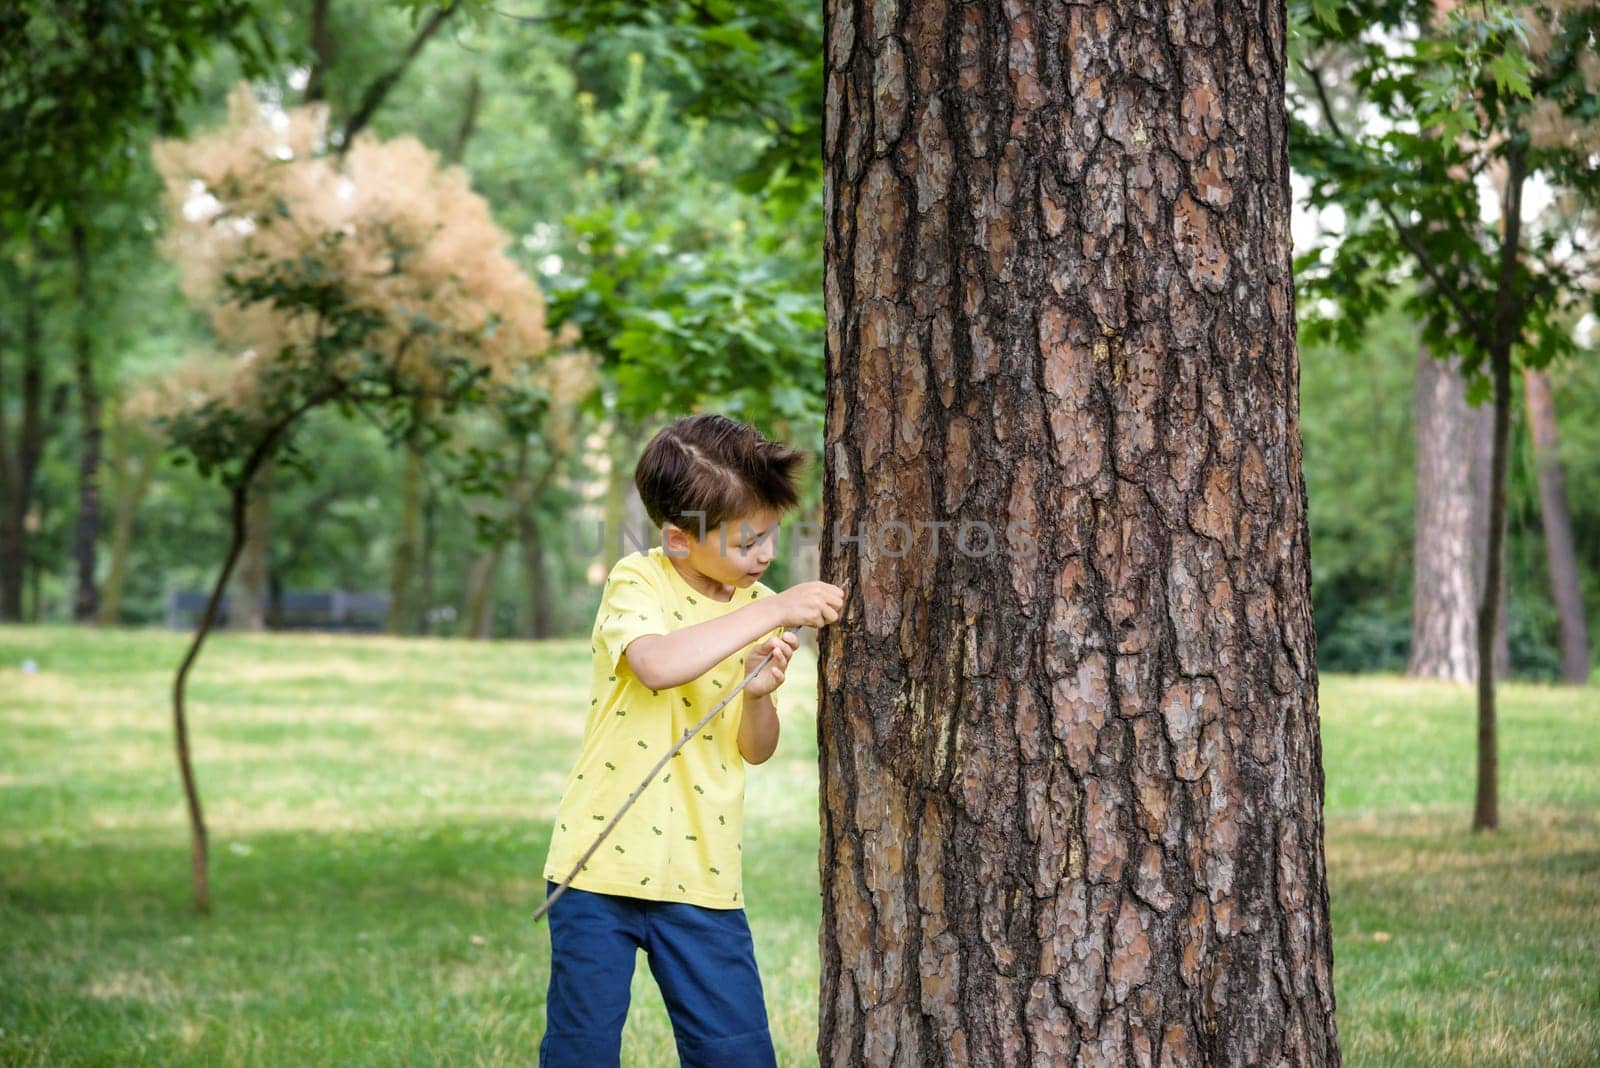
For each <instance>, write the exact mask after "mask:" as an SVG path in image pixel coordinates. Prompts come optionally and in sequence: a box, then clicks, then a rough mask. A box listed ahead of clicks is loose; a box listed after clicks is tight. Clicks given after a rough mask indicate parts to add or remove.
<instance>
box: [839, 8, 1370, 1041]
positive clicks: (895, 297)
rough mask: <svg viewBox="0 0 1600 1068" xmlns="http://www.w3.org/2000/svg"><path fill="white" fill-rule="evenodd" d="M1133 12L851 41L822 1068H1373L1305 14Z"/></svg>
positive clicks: (884, 17) (842, 105) (945, 18)
mask: <svg viewBox="0 0 1600 1068" xmlns="http://www.w3.org/2000/svg"><path fill="white" fill-rule="evenodd" d="M1133 12H1134V9H1133V8H1131V7H1125V6H1112V5H1102V6H1099V7H1089V6H1073V7H1068V6H1064V5H1053V4H1052V5H1039V6H1037V7H1035V6H1033V5H1030V4H1026V3H1021V2H1016V3H1008V4H1006V5H1005V6H1004V14H1002V8H1001V5H998V4H997V5H978V4H966V5H956V4H953V3H948V2H945V0H927V2H923V3H917V4H914V5H901V6H898V7H897V5H895V4H894V3H892V2H890V3H884V4H854V3H846V2H844V0H827V3H826V5H825V21H826V40H827V43H826V53H827V55H826V62H827V72H828V73H827V96H826V121H825V131H824V145H823V149H824V155H825V160H826V165H825V184H824V197H825V208H824V211H825V218H826V220H827V240H826V256H825V262H826V267H827V271H826V282H825V293H826V300H827V308H828V331H827V357H828V382H829V391H828V403H827V430H826V445H825V457H826V460H827V464H828V470H827V473H826V477H825V479H824V487H825V488H824V516H825V528H826V530H827V537H826V538H825V540H824V543H823V554H822V573H823V574H824V576H826V577H828V578H830V579H831V580H832V581H834V582H838V583H841V584H843V585H844V586H845V587H846V590H847V595H846V596H847V599H846V608H845V613H844V616H843V619H842V620H841V622H840V624H839V625H838V626H835V627H829V628H826V629H825V630H824V632H823V634H822V640H821V649H822V661H821V668H822V670H821V689H822V700H821V705H820V715H819V722H818V740H819V746H820V761H821V792H822V822H823V828H822V844H821V868H822V880H823V921H822V932H821V939H820V941H821V949H822V960H823V969H822V991H821V1029H820V1034H819V1039H818V1053H819V1055H820V1059H821V1062H822V1064H824V1065H873V1066H891V1065H908V1066H922V1065H932V1064H951V1065H964V1064H975V1065H1018V1066H1023V1065H1045V1064H1050V1065H1057V1064H1073V1063H1111V1064H1120V1063H1130V1064H1132V1063H1139V1064H1155V1063H1160V1064H1171V1065H1188V1064H1196V1065H1198V1064H1213V1063H1220V1064H1244V1063H1265V1064H1275V1063H1291V1064H1297V1065H1303V1064H1337V1063H1338V1062H1339V1051H1338V1045H1337V1039H1336V1034H1335V1027H1334V1015H1333V1009H1334V1006H1333V983H1332V940H1331V931H1330V929H1329V923H1328V897H1327V882H1326V875H1325V871H1324V863H1323V827H1322V764H1321V748H1320V742H1319V737H1318V710H1317V704H1318V701H1317V668H1316V648H1315V632H1314V630H1313V626H1312V615H1311V601H1310V596H1311V590H1310V561H1309V544H1308V535H1307V526H1306V508H1305V489H1304V480H1303V477H1302V474H1301V458H1300V450H1301V444H1300V432H1299V423H1298V418H1299V401H1298V391H1299V365H1298V360H1297V356H1296V352H1295V323H1294V292H1293V286H1292V279H1291V276H1290V240H1289V206H1290V199H1289V198H1290V192H1289V167H1288V154H1287V141H1286V119H1285V114H1284V96H1283V74H1284V36H1285V12H1284V7H1283V5H1282V3H1269V4H1265V5H1233V4H1223V5H1219V6H1217V7H1216V8H1210V7H1204V6H1201V5H1174V6H1173V7H1171V8H1170V9H1167V10H1165V11H1162V12H1160V13H1158V14H1156V15H1155V16H1154V17H1153V18H1152V17H1148V16H1146V17H1136V16H1135V15H1134V14H1133ZM896 523H904V524H907V525H908V527H912V528H914V529H912V530H909V531H908V530H906V529H905V528H897V527H896V526H894V524H896ZM930 524H948V525H946V526H942V527H935V526H930ZM908 533H910V534H914V537H907V536H906V535H907V534H908ZM986 535H987V536H986ZM853 536H859V537H860V539H861V540H859V541H850V540H846V539H848V538H851V537H853ZM908 543H909V544H908ZM991 544H993V545H994V546H995V549H994V551H993V552H989V551H987V550H988V546H989V545H991ZM1030 547H1031V549H1032V551H1031V552H1030V551H1029V550H1030Z"/></svg>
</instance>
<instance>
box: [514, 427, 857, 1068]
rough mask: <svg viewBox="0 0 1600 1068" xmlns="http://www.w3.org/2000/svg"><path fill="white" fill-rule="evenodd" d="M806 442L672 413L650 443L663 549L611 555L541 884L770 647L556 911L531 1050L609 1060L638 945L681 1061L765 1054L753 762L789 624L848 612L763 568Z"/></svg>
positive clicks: (770, 718)
mask: <svg viewBox="0 0 1600 1068" xmlns="http://www.w3.org/2000/svg"><path fill="white" fill-rule="evenodd" d="M802 459H803V457H802V454H801V453H799V452H797V451H795V450H792V449H789V448H787V447H785V446H783V445H781V444H778V443H776V442H772V441H768V440H766V439H765V438H763V437H762V436H761V435H760V434H759V433H757V432H756V431H755V430H753V429H752V428H750V427H748V426H746V425H744V424H743V423H739V422H736V421H735V420H732V419H729V418H727V417H725V416H721V415H715V414H709V413H708V414H701V415H693V416H688V417H686V418H683V419H679V420H678V421H677V422H675V423H673V424H672V425H671V426H669V427H667V428H666V429H664V430H662V431H661V432H660V433H659V434H657V435H656V436H655V437H654V438H652V439H651V441H650V443H649V444H648V445H647V446H646V447H645V450H644V453H643V454H642V456H641V457H640V459H639V465H638V468H637V469H636V470H635V472H634V484H635V485H636V486H637V487H638V489H639V497H640V500H641V501H643V503H644V507H645V511H646V512H647V513H648V514H649V516H650V521H651V523H652V524H653V525H654V526H655V527H656V528H657V529H659V530H660V531H661V536H662V543H663V544H662V545H661V546H657V547H654V548H651V549H650V550H649V551H648V552H643V553H641V552H635V553H631V554H629V555H628V556H626V557H624V558H623V559H621V560H619V561H618V562H617V564H616V566H615V567H614V568H612V570H611V574H610V575H609V576H608V578H607V580H606V586H605V592H604V595H603V597H602V600H601V605H600V610H599V613H598V615H597V618H596V620H595V625H594V632H593V636H592V641H591V643H590V647H591V649H592V651H593V653H594V668H593V687H592V695H591V699H590V702H589V710H588V717H587V720H586V722H585V724H584V733H583V746H582V749H581V751H580V753H579V756H578V761H577V764H576V765H575V766H574V768H573V769H572V772H571V773H570V775H569V776H568V778H567V783H566V787H565V790H564V792H563V795H562V798H561V803H560V806H559V807H558V808H557V810H556V819H555V828H554V830H553V832H552V835H551V842H550V852H549V856H548V859H547V860H546V862H545V870H544V874H545V878H546V879H547V880H549V882H548V885H547V889H546V894H547V895H548V894H550V893H553V892H554V891H555V888H556V883H557V882H559V881H560V880H562V879H565V878H566V877H567V876H568V874H569V873H570V872H571V871H572V868H573V866H574V865H575V864H576V863H577V861H578V858H579V857H580V856H582V855H583V853H584V851H585V850H586V849H587V848H588V847H589V845H590V844H591V843H592V842H593V840H594V837H595V836H596V835H597V834H599V833H600V831H601V829H602V828H604V827H605V825H606V823H607V822H608V821H609V820H610V819H611V818H612V816H613V815H615V813H616V812H617V811H618V810H619V809H621V807H622V805H623V802H624V801H626V800H627V797H628V795H629V794H630V793H632V791H633V790H634V789H635V788H636V787H637V786H638V785H639V783H640V782H641V781H642V780H643V778H644V776H645V774H646V773H647V772H648V771H649V770H650V768H651V767H653V766H654V764H655V763H656V761H657V760H659V759H660V758H661V755H662V754H663V753H665V752H666V751H667V750H669V749H670V748H671V747H672V745H673V743H674V742H676V741H677V740H678V739H679V738H680V737H682V735H683V732H684V731H685V730H687V729H688V728H689V727H691V726H693V725H694V724H695V722H696V721H698V720H699V719H700V718H701V717H702V716H704V715H705V714H706V713H707V712H708V711H710V710H711V709H712V708H713V707H714V706H715V705H716V704H717V703H718V702H719V701H721V700H722V699H723V698H724V697H726V696H727V695H728V694H729V693H731V692H732V690H733V687H734V686H736V685H738V683H739V681H740V680H741V679H743V678H744V677H745V676H746V675H747V674H748V673H749V672H750V670H751V669H752V668H754V667H755V665H756V663H758V662H759V661H760V660H761V659H762V658H763V657H765V656H766V655H767V653H768V652H772V653H773V657H772V661H771V663H770V664H768V665H767V667H766V668H765V669H763V670H762V672H761V673H760V674H759V675H758V676H756V677H755V678H752V679H751V680H750V681H749V683H747V684H746V685H745V688H744V690H743V691H741V693H740V694H739V696H737V697H735V698H734V699H733V700H731V701H729V702H728V703H727V706H726V707H725V708H723V710H722V711H721V712H719V713H718V714H717V716H716V717H715V718H714V719H713V720H712V721H711V722H710V723H709V724H707V725H706V727H705V728H704V729H703V730H702V731H701V732H700V735H699V736H698V737H696V738H694V739H693V740H691V741H690V742H688V743H687V744H686V745H685V746H684V747H683V749H682V750H680V751H679V752H678V753H677V754H676V755H675V756H674V757H673V758H672V760H671V761H669V762H668V765H667V767H666V769H665V770H664V771H662V773H661V774H660V775H659V776H657V777H656V778H655V779H654V780H652V781H651V783H650V785H649V786H648V787H646V788H645V790H644V792H643V793H642V794H641V795H640V796H639V799H638V800H637V801H635V802H634V804H633V806H632V807H631V808H629V809H628V811H627V813H626V814H625V815H624V816H623V817H622V820H621V822H619V823H618V824H617V826H616V828H615V829H614V830H613V831H612V832H611V834H610V836H609V837H607V838H606V840H605V843H604V844H603V845H602V846H601V848H600V850H599V851H598V852H597V853H595V855H594V856H593V857H591V858H590V859H589V860H588V861H587V862H586V863H585V864H584V866H583V868H582V870H581V871H580V872H579V873H578V875H577V876H576V877H575V878H574V879H573V880H572V883H571V884H570V887H569V889H568V890H567V891H566V892H565V893H564V894H562V896H561V897H560V899H558V900H557V901H556V902H555V904H554V905H553V906H552V907H551V909H550V912H549V914H548V917H549V922H550V989H549V994H548V996H547V998H546V1001H545V1034H544V1038H543V1040H542V1041H541V1042H540V1045H539V1063H540V1065H541V1066H545V1068H568V1066H581V1068H601V1066H603V1065H615V1064H618V1063H619V1061H620V1056H621V1043H622V1027H623V1023H624V1021H625V1019H626V1018H627V1014H628V991H629V984H630V981H631V978H632V975H633V966H634V956H635V953H636V952H637V950H639V949H643V950H644V951H645V953H646V954H647V957H648V960H649V963H650V971H651V974H652V975H653V976H654V977H655V980H656V983H657V984H658V985H659V986H660V988H661V994H662V999H663V1000H664V1001H665V1002H666V1006H667V1013H668V1015H669V1016H670V1017H671V1020H672V1030H673V1037H674V1040H675V1042H676V1044H677V1047H678V1056H679V1058H680V1059H681V1061H682V1063H683V1064H684V1065H685V1068H713V1066H728V1068H734V1066H737V1068H752V1066H762V1065H775V1064H776V1059H775V1056H774V1052H773V1046H772V1038H771V1034H770V1032H769V1030H768V1026H767V1012H766V1003H765V1000H764V998H763V992H762V988H761V978H760V975H759V974H758V972H757V970H756V961H755V953H754V950H753V946H752V944H751V940H750V928H749V925H748V923H747V922H746V918H745V913H744V899H743V887H742V884H741V870H740V855H741V853H742V851H743V845H742V842H741V832H742V824H743V803H744V765H745V764H747V763H748V764H760V763H762V762H763V761H765V760H766V759H767V758H768V757H770V756H771V755H772V752H773V750H774V748H776V746H777V744H778V716H777V710H776V708H775V707H774V704H773V700H772V694H773V692H774V691H775V690H776V689H777V688H778V687H779V686H780V685H782V683H783V680H784V669H785V667H786V666H787V665H788V662H789V658H790V656H791V655H792V654H793V652H794V650H795V649H796V648H797V647H798V645H799V639H798V638H797V637H796V636H795V635H794V634H793V633H792V632H786V631H785V628H786V627H798V626H813V627H820V626H823V625H825V624H827V623H832V622H834V621H835V620H837V619H838V618H839V612H840V611H841V610H842V608H843V604H844V594H843V591H842V590H840V589H839V587H837V586H834V585H832V584H830V583H826V582H806V583H801V584H799V585H797V586H795V587H792V588H791V589H788V590H786V591H784V592H783V593H775V592H774V591H773V590H772V589H771V588H769V587H768V586H766V585H764V584H763V583H761V582H760V581H759V580H760V577H761V575H762V573H763V572H764V571H765V569H766V567H767V565H768V564H770V563H771V561H772V558H773V556H774V555H775V553H776V544H777V525H778V520H779V519H780V518H781V517H782V514H783V513H784V512H785V511H787V510H788V509H790V508H793V507H795V506H796V505H797V504H798V503H799V495H798V493H797V492H796V489H795V484H794V471H795V469H796V467H797V466H798V465H799V464H800V462H801V461H802Z"/></svg>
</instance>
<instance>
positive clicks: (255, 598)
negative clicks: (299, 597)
mask: <svg viewBox="0 0 1600 1068" xmlns="http://www.w3.org/2000/svg"><path fill="white" fill-rule="evenodd" d="M273 467H274V464H273V462H272V459H271V458H270V457H268V458H267V459H264V460H263V461H262V462H261V464H260V466H259V467H258V468H257V469H256V472H255V481H256V484H255V485H254V486H252V487H251V488H250V510H249V513H248V515H247V518H246V528H245V529H246V534H245V542H244V556H243V558H242V559H241V560H240V561H239V575H238V579H237V581H235V582H234V585H233V597H232V598H231V602H230V605H229V609H228V627H229V628H230V629H232V630H249V631H261V630H266V629H267V615H268V604H269V602H270V600H271V590H270V589H269V588H268V583H269V575H268V572H269V569H270V568H271V566H272V564H271V556H272V474H273Z"/></svg>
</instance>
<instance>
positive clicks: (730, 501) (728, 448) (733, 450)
mask: <svg viewBox="0 0 1600 1068" xmlns="http://www.w3.org/2000/svg"><path fill="white" fill-rule="evenodd" d="M804 462H805V453H803V452H801V451H800V450H798V449H791V448H790V447H788V446H787V445H784V444H782V443H781V442H776V441H769V440H768V439H766V438H764V437H762V436H761V432H760V431H758V430H756V429H755V428H754V427H752V426H748V425H746V424H744V423H741V422H739V421H738V420H736V419H730V418H728V417H727V416H725V415H719V414H717V413H715V412H701V413H698V414H696V415H686V416H684V417H683V418H681V419H678V420H675V421H674V422H673V423H672V424H671V425H669V426H666V427H663V428H662V429H661V430H660V431H659V432H658V433H657V434H656V436H655V437H653V438H651V439H650V443H649V444H648V445H646V446H645V447H644V452H643V453H642V454H641V455H640V457H639V466H638V467H636V468H635V469H634V472H633V484H634V486H636V487H637V488H638V490H639V500H640V501H641V502H642V503H643V504H644V510H645V514H647V515H648V516H649V517H650V522H651V523H653V524H655V526H656V529H657V530H659V529H660V528H661V526H662V525H663V524H666V523H672V524H673V525H675V526H678V527H681V528H682V529H683V530H685V531H688V532H689V533H690V534H691V535H693V536H694V537H695V538H697V539H700V540H702V541H703V540H705V539H706V538H708V537H710V538H714V537H715V536H716V532H717V531H718V530H719V529H721V527H722V524H723V523H726V522H731V521H735V520H738V519H739V518H741V517H743V516H747V515H749V514H750V513H752V512H756V511H761V510H764V509H771V510H773V511H778V512H786V511H788V510H789V509H791V508H794V507H796V506H797V505H798V504H799V503H800V493H799V491H798V490H797V489H796V487H795V473H796V471H797V470H798V469H799V467H800V466H801V465H802V464H803V463H804ZM701 513H704V525H703V526H702V516H701ZM702 532H703V533H702ZM729 533H730V535H733V536H737V535H738V533H739V532H738V531H730V532H729Z"/></svg>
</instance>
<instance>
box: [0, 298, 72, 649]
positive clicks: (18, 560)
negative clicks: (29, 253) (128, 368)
mask: <svg viewBox="0 0 1600 1068" xmlns="http://www.w3.org/2000/svg"><path fill="white" fill-rule="evenodd" d="M8 273H10V272H8ZM13 277H14V278H15V280H16V282H17V286H18V291H19V297H20V299H21V303H22V330H21V335H20V337H19V338H18V345H19V348H20V349H21V350H22V388H21V397H22V425H21V426H20V427H18V428H17V430H16V442H15V444H13V443H12V437H11V430H10V428H9V427H8V426H7V420H6V418H5V413H4V406H3V405H0V620H3V621H10V622H21V620H22V592H23V587H24V581H25V564H26V562H27V560H28V556H29V550H30V546H29V538H28V513H29V511H31V510H32V508H33V505H34V490H35V486H34V484H35V481H36V479H37V477H38V472H39V461H40V458H41V457H42V456H43V455H44V441H45V435H46V433H47V428H48V426H49V425H50V423H51V420H50V419H48V418H46V412H45V395H44V379H45V374H44V370H45V363H44V338H43V333H42V328H41V324H40V318H39V292H38V286H37V279H35V278H34V277H33V276H32V275H31V274H30V273H27V272H26V271H23V270H18V271H17V272H16V274H15V275H14V276H13ZM0 329H4V327H3V326H0ZM3 370H4V353H3V351H0V371H3ZM0 385H6V383H4V381H3V380H0ZM6 388H7V389H9V386H8V385H7V386H6ZM0 396H3V394H0ZM57 399H58V400H59V396H58V398H57ZM34 601H35V607H36V608H37V602H38V598H37V595H36V596H35V598H34Z"/></svg>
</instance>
